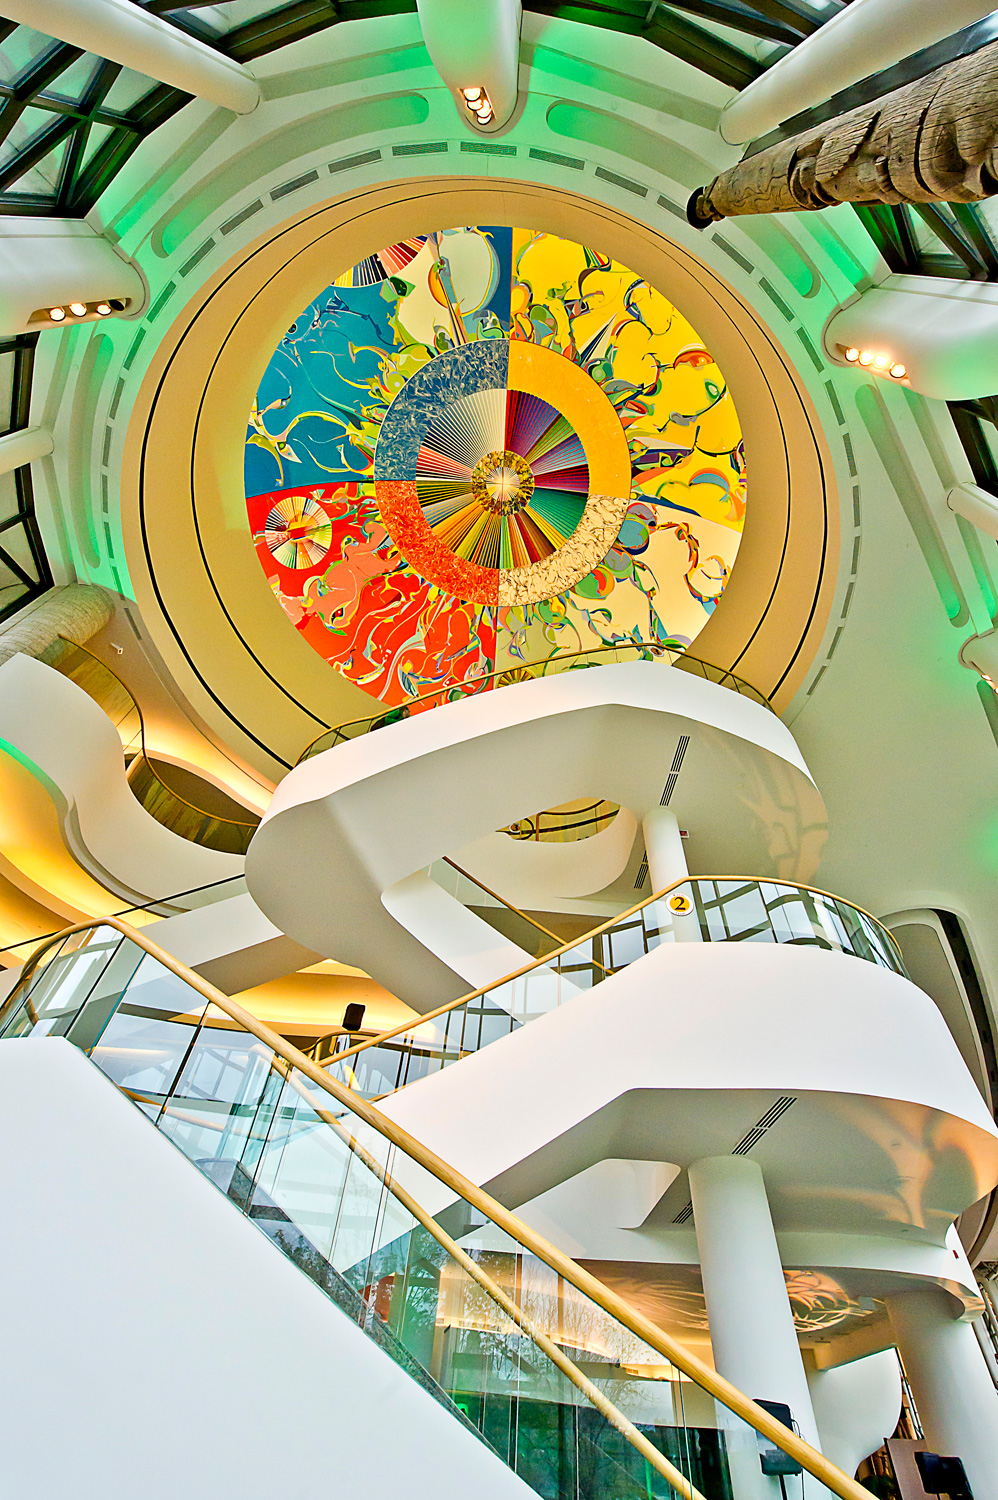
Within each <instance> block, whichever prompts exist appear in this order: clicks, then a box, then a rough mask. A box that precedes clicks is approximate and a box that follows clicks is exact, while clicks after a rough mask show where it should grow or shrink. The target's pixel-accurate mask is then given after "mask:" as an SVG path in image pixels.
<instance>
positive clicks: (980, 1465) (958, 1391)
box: [886, 1287, 998, 1500]
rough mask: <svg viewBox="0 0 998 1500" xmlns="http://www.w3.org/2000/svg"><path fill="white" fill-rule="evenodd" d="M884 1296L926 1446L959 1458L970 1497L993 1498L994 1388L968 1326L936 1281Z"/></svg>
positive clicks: (996, 1481) (996, 1480) (996, 1491)
mask: <svg viewBox="0 0 998 1500" xmlns="http://www.w3.org/2000/svg"><path fill="white" fill-rule="evenodd" d="M886 1301H887V1311H888V1313H889V1314H890V1320H891V1327H892V1328H893V1330H894V1335H895V1338H896V1339H897V1345H898V1349H899V1350H900V1351H901V1358H902V1359H903V1360H904V1368H905V1371H906V1373H907V1376H908V1379H909V1381H910V1383H911V1389H912V1393H913V1395H914V1397H915V1405H916V1407H917V1408H918V1414H919V1416H920V1418H921V1420H922V1427H923V1428H924V1431H925V1440H926V1442H927V1443H928V1446H929V1448H930V1449H931V1451H932V1452H934V1453H942V1454H947V1455H949V1454H953V1455H955V1456H956V1457H957V1458H962V1459H963V1464H964V1468H965V1469H966V1470H967V1479H968V1480H969V1482H970V1488H971V1489H972V1490H973V1492H974V1500H998V1391H996V1390H995V1387H994V1382H993V1381H992V1379H991V1375H990V1373H989V1371H988V1367H987V1365H986V1364H985V1363H984V1356H983V1355H982V1353H981V1349H980V1345H979V1344H978V1342H977V1338H976V1336H975V1334H974V1330H973V1328H972V1327H971V1325H970V1323H967V1322H963V1321H960V1320H958V1319H957V1318H956V1317H954V1313H953V1308H954V1304H953V1301H952V1299H951V1298H950V1296H949V1294H948V1293H947V1292H944V1291H943V1290H942V1289H941V1288H940V1287H921V1288H919V1289H917V1290H913V1291H910V1292H892V1293H891V1294H890V1295H889V1296H888V1297H887V1299H886Z"/></svg>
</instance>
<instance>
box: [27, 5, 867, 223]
mask: <svg viewBox="0 0 998 1500" xmlns="http://www.w3.org/2000/svg"><path fill="white" fill-rule="evenodd" d="M136 3H138V0H136ZM144 8H145V9H148V10H150V11H152V12H153V14H155V15H158V16H161V17H163V19H164V20H166V21H168V22H170V23H171V24H172V25H174V26H177V27H178V28H179V29H180V30H182V31H186V32H188V33H189V34H190V35H192V36H196V37H198V38H199V39H200V40H201V41H204V42H207V43H208V44H209V45H210V46H212V47H216V48H217V49H218V50H219V51H220V52H223V53H225V54H227V55H228V56H229V57H231V58H233V59H234V60H235V61H237V62H241V63H245V62H251V61H252V60H253V59H254V58H256V57H261V56H263V55H264V54H265V53H267V52H273V51H275V50H276V49H277V48H279V47H283V46H286V45H287V44H288V43H290V42H294V41H298V40H300V39H301V38H302V37H306V36H310V35H312V34H313V33H314V32H317V31H323V30H325V29H326V28H327V27H329V26H336V25H338V24H339V23H340V22H341V21H352V20H359V19H363V18H366V17H371V16H385V15H402V14H409V13H413V12H414V11H415V9H416V4H415V0H296V3H292V4H284V5H276V6H275V5H274V4H273V3H272V0H238V3H237V4H233V5H228V4H226V5H208V4H198V5H188V6H183V7H175V6H173V5H172V4H171V3H170V0H147V3H146V4H145V6H144ZM525 8H526V9H527V10H534V11H537V12H539V13H541V14H543V15H550V16H561V17H564V18H565V19H567V20H572V21H578V22H582V23H583V24H586V25H590V26H600V27H603V28H605V29H607V30H611V31H621V32H625V33H628V34H630V35H635V36H643V37H645V38H646V39H647V40H648V41H650V42H652V43H653V44H654V45H655V46H657V47H661V48H663V50H665V51H667V52H671V53H673V54H674V55H675V56H676V57H680V58H682V59H683V60H684V61H686V62H689V63H691V64H692V65H693V66H694V67H696V68H700V69H701V70H702V71H703V72H705V73H708V74H710V76H711V77H713V78H716V79H718V80H719V81H720V82H722V83H727V84H730V85H731V86H732V87H733V88H744V86H745V85H746V84H747V83H750V82H751V81H752V79H753V78H756V77H758V75H759V74H760V73H761V72H763V71H764V69H765V67H766V65H767V63H769V62H771V61H773V60H775V58H776V57H778V56H780V55H782V53H783V51H784V50H785V49H786V48H787V47H793V46H796V44H797V43H798V42H799V41H802V40H803V38H804V37H806V36H808V35H810V33H811V32H812V31H815V30H816V29H817V28H818V26H820V25H821V23H822V21H823V20H825V19H827V18H828V16H830V15H833V14H835V12H836V11H837V10H838V9H840V8H841V6H840V0H820V3H819V0H815V3H814V4H807V3H805V0H752V3H751V4H749V3H743V0H684V3H682V4H679V5H665V4H661V3H659V0H652V3H649V0H581V3H576V4H558V3H550V0H527V3H526V7H525ZM233 13H235V14H236V15H238V18H239V19H238V23H237V24H234V25H233V24H232V16H233ZM692 17H695V19H692ZM189 97H190V96H189V95H188V94H185V93H182V92H181V91H180V90H179V89H174V88H169V87H167V86H166V85H163V84H158V83H155V82H154V81H152V80H151V79H148V78H145V77H143V76H142V75H140V74H138V73H132V72H130V71H129V70H128V69H127V68H121V67H119V66H118V65H117V64H116V63H111V62H107V61H105V60H104V59H102V58H98V57H94V56H92V55H91V54H89V53H85V52H80V50H79V49H78V48H76V47H70V46H67V45H65V44H64V43H61V42H55V41H53V40H52V39H51V38H49V37H46V36H43V35H42V34H41V33H40V32H36V31H32V30H31V29H30V28H29V27H26V26H16V25H14V24H13V23H11V22H9V21H0V101H2V102H0V213H7V214H10V213H22V214H61V215H68V216H70V217H73V216H82V215H84V214H86V213H87V212H88V211H89V209H90V208H92V206H93V204H94V203H95V202H96V201H97V199H98V198H99V197H100V195H101V193H102V192H103V191H104V190H105V188H106V187H107V186H108V184H109V183H110V182H111V180H112V179H113V178H114V176H115V174H116V173H117V172H118V171H120V169H121V167H122V166H123V165H124V163H125V162H126V161H127V160H128V158H129V156H130V155H131V154H132V152H133V151H134V150H135V148H136V146H138V144H139V142H140V141H141V140H142V139H143V138H144V137H145V136H147V135H148V134H149V133H150V132H151V131H153V130H155V129H156V127H157V126H158V125H160V124H162V123H163V121H164V120H167V119H169V117H170V116H171V115H172V114H174V113H175V112H176V111H177V110H178V109H180V108H182V107H183V105H184V104H186V103H187V102H188V99H189Z"/></svg>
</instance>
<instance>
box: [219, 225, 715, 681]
mask: <svg viewBox="0 0 998 1500" xmlns="http://www.w3.org/2000/svg"><path fill="white" fill-rule="evenodd" d="M245 473H246V496H247V506H248V512H249V524H250V530H251V532H252V535H253V541H254V543H255V546H256V550H257V554H258V556H259V558H260V561H261V563H262V565H263V567H264V569H265V572H266V575H267V578H268V580H269V582H270V586H271V588H272V589H273V591H274V594H275V596H276V598H277V599H278V601H279V602H280V604H281V606H282V607H283V609H284V610H285V612H286V613H287V615H288V617H289V618H290V619H291V621H292V622H293V623H294V624H295V626H296V627H297V628H298V630H299V631H300V632H301V634H302V635H303V636H304V637H305V639H306V640H307V641H308V643H309V644H310V645H311V646H312V647H313V648H314V650H316V651H317V652H318V653H319V654H320V655H321V656H323V657H324V658H325V659H326V660H327V661H328V662H329V663H330V664H331V665H332V666H333V667H335V668H336V670H337V671H339V672H342V673H344V674H345V675H346V676H347V677H349V678H350V679H351V680H352V681H353V682H355V683H356V684H358V685H359V686H360V687H362V688H364V689H365V690H366V691H367V692H368V693H370V694H371V695H372V696H373V697H375V698H377V699H380V700H381V701H382V702H384V703H386V704H390V705H395V704H398V703H400V702H401V701H402V700H404V699H406V698H408V697H411V696H413V695H416V694H419V693H420V692H426V691H429V690H430V689H431V688H434V687H439V686H441V684H444V683H454V684H455V687H456V689H457V691H459V692H462V691H466V690H467V688H468V687H471V686H472V685H473V684H474V682H475V680H476V679H478V678H483V677H485V676H487V675H488V674H489V673H491V672H493V671H496V670H504V669H505V668H514V667H516V665H517V664H518V663H520V662H524V661H536V660H538V659H540V658H545V657H548V656H554V655H556V654H558V653H560V652H565V651H580V650H587V649H590V648H592V647H595V646H599V645H603V644H606V645H612V644H620V643H626V642H632V641H654V642H659V643H663V644H664V643H671V644H674V645H676V646H678V647H679V648H683V647H685V646H688V645H690V644H691V643H692V641H693V640H694V639H695V638H696V636H697V634H698V633H699V631H700V630H701V629H702V627H703V625H704V624H705V623H706V621H707V620H708V618H709V617H710V614H711V612H712V611H713V610H714V608H715V607H716V605H717V602H718V599H719V598H720V596H721V594H722V592H723V590H724V587H725V584H726V583H727V580H728V577H729V575H730V572H731V568H732V565H733V563H734V560H735V554H736V553H737V550H738V543H739V540H740V538H741V530H742V524H743V519H744V513H745V461H744V454H743V449H742V439H741V430H740V428H739V425H738V417H737V414H736V412H735V409H734V405H733V402H732V400H731V397H730V395H729V394H728V391H727V387H726V384H725V381H724V377H723V375H722V374H721V372H720V370H719V369H718V367H717V365H716V364H715V363H714V361H713V359H712V358H711V355H710V353H709V352H708V350H707V349H705V348H704V346H703V344H702V343H701V341H700V339H699V338H698V337H697V335H696V333H695V332H694V330H693V329H692V328H691V327H690V325H689V323H687V321H686V319H685V318H684V317H683V316H682V314H681V313H680V312H679V311H678V310H677V309H676V308H675V307H673V306H672V304H671V303H670V302H669V301H668V300H667V299H666V298H665V297H664V296H663V295H662V294H661V293H660V292H658V291H657V290H655V288H653V287H651V286H649V284H648V282H647V281H645V280H643V279H642V278H641V277H640V276H637V275H636V274H635V273H634V272H632V271H629V270H628V269H627V268H626V266H623V265H620V264H619V263H618V262H617V261H614V260H612V259H610V258H609V257H608V256H606V255H603V254H601V253H600V252H599V251H598V250H595V249H591V248H588V247H586V246H583V245H578V244H575V243H573V242H572V241H570V240H564V239H560V238H558V237H557V236H555V235H551V234H543V233H537V232H534V231H532V230H526V229H508V228H489V227H474V228H465V229H452V230H444V231H442V232H440V233H437V234H432V235H430V236H428V237H426V238H424V237H422V236H420V237H416V238H413V239H411V240H406V241H405V242H404V243H403V244H398V245H389V246H388V247H387V248H386V249H384V250H381V251H380V252H379V253H378V254H376V255H372V256H371V257H369V259H367V260H365V261H362V262H361V263H360V264H359V265H356V266H354V267H353V268H352V269H351V270H349V271H347V272H346V273H345V274H344V275H343V276H340V277H338V278H337V279H336V280H335V281H334V282H333V283H332V285H331V286H329V287H327V288H326V290H325V291H324V292H322V293H321V294H320V295H319V296H318V297H316V298H315V300H314V301H313V302H312V303H310V304H309V306H308V307H307V308H305V310H304V311H303V312H302V314H301V316H300V317H298V318H297V319H296V321H295V323H294V324H293V326H292V327H291V328H289V329H288V332H287V333H286V334H285V336H284V338H283V339H282V340H281V343H280V345H279V346H278V348H277V350H276V351H275V352H274V354H273V356H272V358H271V360H270V363H269V365H268V366H267V370H266V373H265V375H264V377H263V380H262V381H261V383H260V387H259V390H258V392H257V399H256V402H255V403H254V406H253V409H252V411H251V413H250V420H249V428H248V432H247V440H246V465H245ZM459 684H461V685H462V686H460V687H459V686H458V685H459Z"/></svg>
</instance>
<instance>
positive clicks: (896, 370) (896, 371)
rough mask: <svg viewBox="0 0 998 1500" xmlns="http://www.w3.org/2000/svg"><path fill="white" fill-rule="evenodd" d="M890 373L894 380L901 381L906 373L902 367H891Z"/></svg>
mask: <svg viewBox="0 0 998 1500" xmlns="http://www.w3.org/2000/svg"><path fill="white" fill-rule="evenodd" d="M890 373H891V374H892V375H893V376H894V379H895V380H903V379H904V377H905V376H906V375H907V373H908V371H907V370H906V369H905V367H904V365H891V369H890Z"/></svg>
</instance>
